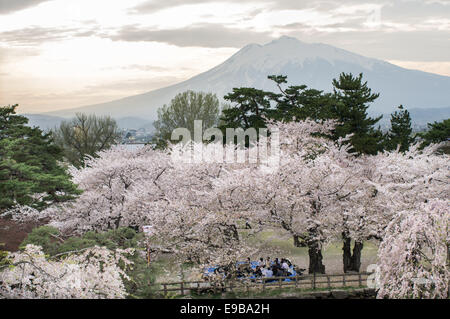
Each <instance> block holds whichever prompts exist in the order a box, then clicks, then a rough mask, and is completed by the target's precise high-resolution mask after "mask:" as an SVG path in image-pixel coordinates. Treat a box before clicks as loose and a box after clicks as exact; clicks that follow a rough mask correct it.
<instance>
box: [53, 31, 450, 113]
mask: <svg viewBox="0 0 450 319" xmlns="http://www.w3.org/2000/svg"><path fill="white" fill-rule="evenodd" d="M341 72H351V73H353V74H355V75H356V74H359V73H360V72H362V73H364V79H365V80H366V81H368V85H369V87H370V88H372V90H373V91H374V92H380V93H381V96H380V98H379V99H378V100H377V101H376V102H375V103H374V104H373V105H372V106H371V108H370V113H372V114H386V113H387V114H389V113H391V112H392V111H393V110H395V109H396V108H397V106H398V105H400V104H403V105H404V106H405V107H406V108H408V109H413V108H447V107H450V77H447V76H441V75H437V74H432V73H426V72H421V71H416V70H408V69H404V68H401V67H398V66H395V65H393V64H390V63H387V62H384V61H381V60H377V59H372V58H367V57H364V56H361V55H358V54H354V53H352V52H349V51H346V50H342V49H339V48H336V47H333V46H330V45H326V44H321V43H305V42H302V41H299V40H297V39H295V38H291V37H281V38H279V39H277V40H274V41H272V42H270V43H268V44H265V45H259V44H250V45H247V46H245V47H244V48H242V49H241V50H240V51H238V52H237V53H236V54H234V55H233V56H231V57H230V58H229V59H228V60H226V61H225V62H223V63H222V64H220V65H218V66H216V67H214V68H213V69H211V70H209V71H207V72H205V73H202V74H199V75H197V76H195V77H193V78H191V79H189V80H186V81H184V82H181V83H178V84H175V85H172V86H169V87H166V88H162V89H159V90H155V91H151V92H148V93H145V94H140V95H136V96H131V97H127V98H123V99H120V100H116V101H112V102H108V103H102V104H96V105H90V106H85V107H81V108H76V109H70V110H62V111H55V112H51V113H47V114H48V115H54V116H61V117H68V116H73V115H74V114H75V113H76V112H84V113H95V114H98V115H111V116H113V117H115V118H121V117H140V118H143V119H145V120H150V121H152V120H155V119H156V118H157V109H158V108H159V107H161V106H162V105H163V104H166V103H169V102H170V100H171V99H172V98H173V97H174V96H175V95H176V94H177V93H180V92H183V91H186V90H195V91H203V92H213V93H216V94H217V95H218V97H219V98H222V97H223V96H224V95H226V94H227V93H229V92H231V91H232V88H234V87H241V86H247V87H255V88H259V89H264V90H271V91H276V87H275V85H274V83H273V82H272V81H270V80H268V79H267V76H268V75H287V76H288V81H289V84H292V85H300V84H306V85H307V86H309V87H312V88H316V89H321V90H325V91H331V89H332V86H331V82H332V79H333V78H337V77H338V76H339V74H340V73H341Z"/></svg>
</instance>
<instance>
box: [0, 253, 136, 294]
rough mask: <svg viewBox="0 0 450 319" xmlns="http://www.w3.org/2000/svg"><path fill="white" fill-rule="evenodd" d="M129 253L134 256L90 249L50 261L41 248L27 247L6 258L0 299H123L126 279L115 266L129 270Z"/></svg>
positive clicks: (1, 279)
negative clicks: (127, 256)
mask: <svg viewBox="0 0 450 319" xmlns="http://www.w3.org/2000/svg"><path fill="white" fill-rule="evenodd" d="M129 253H134V252H132V251H131V250H120V249H118V250H116V251H114V252H113V251H110V250H108V249H106V248H104V247H93V248H89V249H86V250H83V251H81V252H77V253H71V254H68V255H66V254H64V256H60V258H54V259H51V258H48V257H47V256H45V255H44V253H43V251H42V248H41V247H39V246H35V245H27V246H26V248H25V250H24V251H22V252H17V253H12V254H10V255H9V256H8V257H7V259H8V262H9V264H8V265H6V266H3V267H2V268H4V269H1V271H0V297H1V298H8V299H11V298H25V299H35V298H39V299H66V298H70V299H73V298H76V299H98V298H107V299H112V298H125V297H126V291H125V286H124V283H123V280H129V277H128V276H127V275H126V273H125V271H124V269H122V268H120V267H119V266H118V265H119V263H122V264H123V265H124V267H125V268H126V267H131V266H132V263H131V262H130V261H129V260H128V259H127V258H126V254H129ZM54 257H58V256H54Z"/></svg>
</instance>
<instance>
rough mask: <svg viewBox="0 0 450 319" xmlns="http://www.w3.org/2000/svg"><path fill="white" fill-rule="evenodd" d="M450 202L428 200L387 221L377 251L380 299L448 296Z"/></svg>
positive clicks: (449, 280) (449, 273)
mask: <svg viewBox="0 0 450 319" xmlns="http://www.w3.org/2000/svg"><path fill="white" fill-rule="evenodd" d="M449 204H450V202H449V201H448V200H430V201H429V202H428V203H423V204H422V205H420V207H418V208H417V209H415V210H407V211H402V212H400V213H398V214H396V216H395V217H394V218H393V220H392V221H391V222H390V223H389V226H388V227H387V229H386V234H385V237H384V240H383V242H382V243H381V245H380V248H379V252H378V257H379V262H378V265H379V267H380V269H379V272H380V276H379V277H380V279H379V281H380V282H379V285H380V287H379V290H378V297H379V298H444V299H445V298H449V282H450V209H449Z"/></svg>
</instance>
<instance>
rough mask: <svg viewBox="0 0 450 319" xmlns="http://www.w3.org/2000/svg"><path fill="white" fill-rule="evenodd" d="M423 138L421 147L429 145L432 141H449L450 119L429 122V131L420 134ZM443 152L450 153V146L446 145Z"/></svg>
mask: <svg viewBox="0 0 450 319" xmlns="http://www.w3.org/2000/svg"><path fill="white" fill-rule="evenodd" d="M418 136H419V137H421V138H422V139H423V142H422V144H421V147H425V146H428V145H430V144H432V143H436V144H437V143H441V142H448V141H449V140H450V119H445V120H443V121H442V122H434V123H428V131H427V132H425V133H421V134H418ZM441 151H442V152H444V153H446V154H450V147H449V145H448V143H447V145H444V146H443V147H442V149H441Z"/></svg>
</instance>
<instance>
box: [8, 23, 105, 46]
mask: <svg viewBox="0 0 450 319" xmlns="http://www.w3.org/2000/svg"><path fill="white" fill-rule="evenodd" d="M96 32H97V31H95V30H94V29H88V30H80V29H79V28H44V27H39V26H31V27H27V28H24V29H18V30H11V31H4V32H0V39H1V41H2V42H3V43H8V44H10V45H13V46H37V45H40V44H42V43H44V42H52V41H60V40H64V39H67V38H73V37H89V36H92V35H95V34H96Z"/></svg>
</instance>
